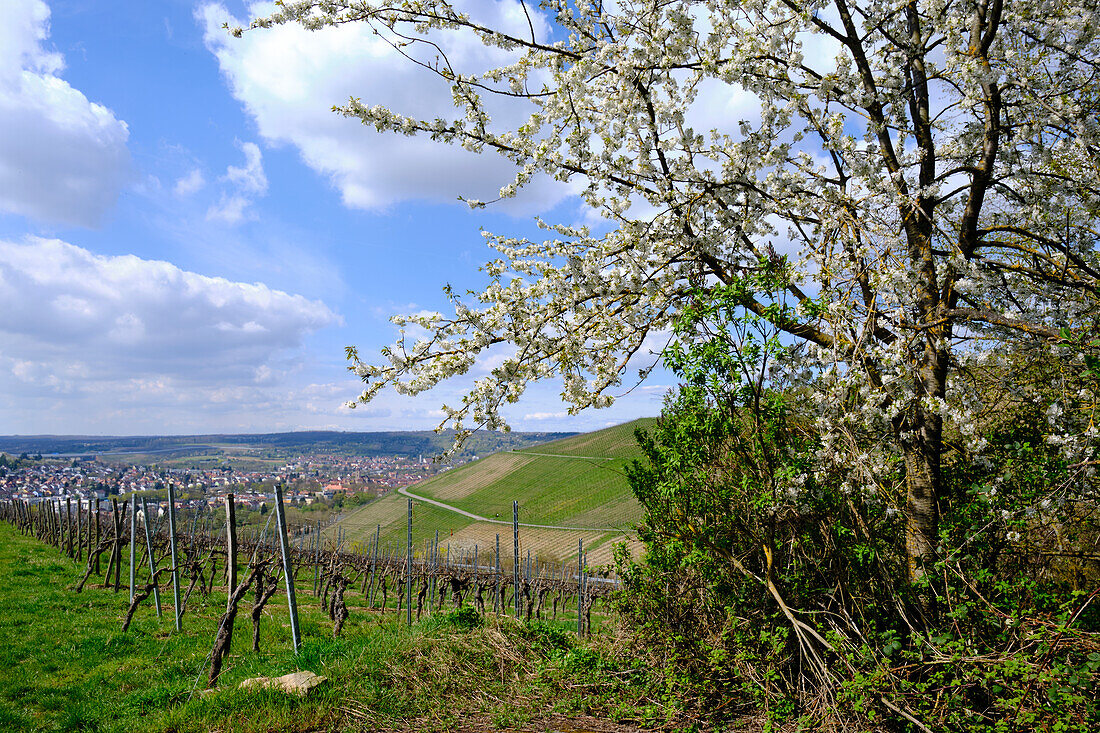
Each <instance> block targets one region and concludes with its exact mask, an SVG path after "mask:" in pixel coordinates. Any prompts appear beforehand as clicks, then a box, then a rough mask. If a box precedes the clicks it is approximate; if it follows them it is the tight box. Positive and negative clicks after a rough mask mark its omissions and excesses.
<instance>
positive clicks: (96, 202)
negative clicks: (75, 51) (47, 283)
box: [0, 0, 130, 226]
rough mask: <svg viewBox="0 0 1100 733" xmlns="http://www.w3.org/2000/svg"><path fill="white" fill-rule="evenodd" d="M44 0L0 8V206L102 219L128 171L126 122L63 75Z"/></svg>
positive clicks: (83, 220)
mask: <svg viewBox="0 0 1100 733" xmlns="http://www.w3.org/2000/svg"><path fill="white" fill-rule="evenodd" d="M49 17H50V10H49V8H48V7H47V6H46V4H45V3H44V2H42V0H7V2H5V3H4V4H3V10H0V211H7V212H10V213H14V214H20V215H23V216H29V217H33V218H35V219H39V220H41V221H46V222H51V223H53V222H58V223H65V224H79V225H84V226H92V225H95V224H97V223H98V222H99V221H100V219H101V218H102V217H103V215H104V213H106V212H107V211H108V210H109V209H110V208H111V207H112V206H114V203H115V201H116V199H117V198H118V194H119V191H120V189H121V188H122V186H123V185H124V184H125V183H126V181H127V179H128V177H129V175H130V156H129V152H128V151H127V149H126V141H127V138H128V137H129V130H128V129H127V127H126V123H125V122H123V121H122V120H119V119H118V118H116V117H115V115H114V113H113V112H112V111H111V110H109V109H107V108H106V107H104V106H103V105H101V104H97V103H94V102H91V101H89V100H88V98H87V97H85V96H84V94H82V93H81V92H80V91H79V90H77V89H74V88H73V87H72V86H70V85H69V83H68V82H66V81H65V80H63V79H61V78H60V76H59V74H60V73H61V71H62V70H63V68H64V59H63V58H62V56H61V54H59V53H56V52H51V51H49V50H47V48H46V42H47V39H48V37H49Z"/></svg>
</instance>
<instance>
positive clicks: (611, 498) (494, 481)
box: [329, 419, 652, 564]
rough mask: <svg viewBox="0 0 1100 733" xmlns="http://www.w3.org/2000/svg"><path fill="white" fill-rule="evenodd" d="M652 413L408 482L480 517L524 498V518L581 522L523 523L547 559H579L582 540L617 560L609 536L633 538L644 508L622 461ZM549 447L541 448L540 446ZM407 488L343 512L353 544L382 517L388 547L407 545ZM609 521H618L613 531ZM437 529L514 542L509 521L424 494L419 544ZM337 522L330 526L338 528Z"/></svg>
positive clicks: (457, 541) (454, 535)
mask: <svg viewBox="0 0 1100 733" xmlns="http://www.w3.org/2000/svg"><path fill="white" fill-rule="evenodd" d="M650 424H652V419H642V420H635V421H633V422H629V423H624V424H622V425H616V426H614V427H610V428H606V429H604V430H598V431H595V432H593V433H585V434H584V435H578V436H574V437H571V438H564V439H562V440H556V441H553V442H550V443H544V444H542V445H538V446H534V447H531V448H524V449H520V450H516V451H509V452H503V453H496V454H493V455H490V456H487V457H485V458H482V459H481V460H478V461H475V462H473V463H467V464H465V465H463V466H460V467H458V468H456V469H453V470H451V471H446V472H444V473H441V474H438V475H436V476H433V477H432V478H430V479H428V480H427V481H424V482H422V483H419V484H417V485H415V486H413V487H410V491H412V492H413V493H414V494H417V495H419V496H425V497H428V498H431V499H436V500H437V501H441V502H444V503H447V504H450V505H453V506H456V507H459V508H460V509H464V510H466V511H468V512H471V513H473V514H477V515H480V516H483V517H490V518H493V517H496V518H499V519H505V520H510V519H511V517H512V501H518V502H519V505H520V521H521V522H528V523H531V524H549V525H558V526H567V527H589V528H591V529H588V530H584V531H556V530H536V529H527V528H524V529H521V531H520V539H521V542H522V543H523V544H524V545H525V547H526V548H527V549H531V550H532V551H534V552H536V553H538V554H540V555H542V556H544V557H546V558H548V559H550V558H552V559H560V560H567V559H569V558H575V556H576V553H577V539H578V538H579V539H581V540H583V541H584V544H585V547H586V548H587V549H588V550H589V551H590V556H589V558H590V560H589V561H590V562H591V563H592V564H604V563H607V562H608V561H609V560H610V553H611V546H612V544H613V542H612V540H618V539H625V538H628V537H629V535H630V534H631V533H630V528H631V526H632V525H633V524H634V523H635V522H637V521H638V520H639V519H641V507H640V506H639V505H638V502H637V501H636V500H635V499H634V497H633V496H632V495H631V493H630V489H629V487H628V486H627V483H626V478H625V476H624V474H623V469H624V466H625V465H626V464H627V463H628V462H629V461H630V460H633V459H634V458H638V457H640V455H641V454H640V451H639V450H638V446H637V443H636V441H635V439H634V429H635V428H637V427H642V428H644V427H647V426H648V425H650ZM539 454H543V455H539ZM406 504H407V500H406V498H405V497H404V496H401V495H398V494H397V493H391V494H389V495H387V496H385V497H383V498H381V499H379V500H378V501H376V502H374V503H372V504H370V505H368V506H365V507H362V508H360V509H358V510H357V511H355V512H352V513H350V514H349V515H348V516H347V517H345V518H344V519H343V520H341V523H342V525H343V527H344V531H345V533H346V534H347V537H348V538H349V541H350V542H352V543H356V542H358V543H359V544H360V545H361V546H363V547H368V546H369V545H370V544H371V542H373V538H374V533H375V530H376V528H377V527H378V526H379V525H381V535H382V547H383V548H386V547H389V548H391V550H393V549H397V548H403V547H404V542H405V532H406V518H405V512H406ZM609 528H614V529H613V530H611V531H609ZM436 530H439V532H440V537H441V543H442V542H450V543H453V546H455V547H462V548H467V547H469V546H472V545H473V544H478V545H480V546H481V547H482V548H485V547H489V546H491V545H492V544H494V542H495V535H496V534H498V533H499V534H501V535H502V541H503V542H504V543H505V544H509V543H510V539H511V538H510V537H509V535H510V533H511V528H510V527H508V526H506V525H498V524H492V523H485V522H476V521H474V520H471V519H469V518H467V517H463V516H462V515H459V514H455V513H452V512H448V511H446V510H444V509H440V508H437V507H433V506H431V505H429V504H423V503H419V502H417V503H416V504H415V508H414V511H413V541H414V543H415V545H416V546H417V547H422V546H423V545H424V543H425V541H426V540H427V539H428V538H429V537H432V536H434V533H435V531H436ZM334 531H335V527H333V528H330V530H329V532H334Z"/></svg>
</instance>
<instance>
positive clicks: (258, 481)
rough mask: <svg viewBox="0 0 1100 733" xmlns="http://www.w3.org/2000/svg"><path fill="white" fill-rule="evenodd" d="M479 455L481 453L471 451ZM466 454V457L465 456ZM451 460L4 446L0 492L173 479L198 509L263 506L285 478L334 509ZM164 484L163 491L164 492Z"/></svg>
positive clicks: (117, 491) (77, 492)
mask: <svg viewBox="0 0 1100 733" xmlns="http://www.w3.org/2000/svg"><path fill="white" fill-rule="evenodd" d="M470 458H471V459H473V460H476V456H472V457H470ZM467 460H469V459H467ZM451 467H452V466H440V465H438V464H433V463H432V461H431V460H430V457H423V456H418V457H416V458H409V457H406V456H388V457H369V458H368V457H348V456H336V455H326V454H309V455H303V456H301V457H300V458H298V459H297V460H294V461H290V462H288V463H286V464H285V465H283V466H280V467H278V468H276V469H273V470H268V471H240V470H236V469H234V468H233V467H232V466H224V467H219V468H203V469H194V468H174V467H173V468H165V467H158V466H145V465H133V464H130V465H126V464H118V463H113V462H112V463H107V462H103V461H100V460H96V459H58V458H48V457H46V458H44V457H42V456H41V455H40V454H37V455H27V454H22V455H21V456H19V457H12V456H8V455H5V454H0V499H12V498H17V499H22V500H23V501H26V502H29V503H32V504H34V503H38V502H41V501H45V500H49V499H55V500H56V499H61V500H62V501H65V500H69V501H71V502H72V504H73V506H74V507H75V506H76V502H81V504H82V505H83V506H85V507H88V506H92V505H93V504H94V503H95V500H96V499H100V500H106V499H109V498H111V497H119V498H125V499H127V500H128V499H129V496H130V495H131V494H137V495H140V496H153V497H157V498H167V490H168V488H169V487H172V488H173V489H174V490H175V491H174V493H175V495H176V501H177V503H178V504H179V506H180V508H189V509H192V510H198V511H201V510H202V509H203V508H204V507H206V508H211V509H214V508H220V507H222V506H224V497H225V495H226V494H234V497H235V500H236V502H237V503H238V506H241V508H242V509H243V508H245V507H248V508H251V509H254V510H260V509H261V507H262V505H264V504H270V503H271V501H272V500H273V499H274V496H275V485H276V484H282V485H283V487H284V496H285V499H286V501H287V502H288V503H289V504H291V505H296V506H309V505H312V504H314V503H317V502H322V503H324V504H325V505H327V506H329V507H332V508H334V509H339V508H341V507H342V506H344V505H345V504H346V503H347V501H348V499H350V498H351V497H355V500H354V503H356V504H359V503H364V502H365V501H369V500H370V499H373V498H375V497H377V496H379V495H381V494H384V493H386V492H387V491H389V490H391V489H394V488H397V487H400V486H408V485H410V484H414V483H416V482H418V481H422V480H423V479H425V478H427V477H428V476H431V475H433V474H435V473H437V472H439V471H440V470H447V469H448V468H451ZM161 492H163V493H161Z"/></svg>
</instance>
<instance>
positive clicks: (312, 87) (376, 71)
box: [197, 0, 569, 212]
mask: <svg viewBox="0 0 1100 733" xmlns="http://www.w3.org/2000/svg"><path fill="white" fill-rule="evenodd" d="M457 5H458V7H459V8H460V9H463V10H472V11H473V12H476V13H481V14H486V15H490V14H491V15H492V16H493V18H492V22H493V23H496V24H498V25H499V24H501V23H504V24H512V25H514V26H515V27H516V28H517V29H520V30H521V32H523V33H526V32H528V31H527V20H526V15H525V14H524V11H523V8H522V6H521V5H520V4H519V3H517V2H515V1H514V0H505V1H503V2H496V1H493V2H484V0H468V1H466V2H459V3H457ZM270 11H271V5H270V4H253V5H251V6H249V8H248V12H249V13H250V14H251V15H263V14H265V13H268V12H270ZM197 16H198V19H199V22H200V23H201V24H202V25H203V27H204V30H205V39H206V45H207V47H208V48H209V49H210V51H211V52H212V53H213V54H214V55H215V56H216V57H217V59H218V63H219V64H220V66H221V70H222V74H223V75H224V76H225V78H226V81H227V83H228V85H229V87H230V89H231V91H232V93H233V95H234V96H235V97H236V98H237V99H238V100H239V101H240V102H241V103H242V104H243V105H244V107H245V109H246V110H247V111H248V113H249V114H250V115H251V116H252V117H253V119H254V120H255V122H256V125H257V127H258V129H259V131H260V134H261V135H262V136H263V138H264V139H265V140H267V141H269V142H270V143H272V144H283V143H289V144H291V145H293V146H295V147H296V148H297V149H298V151H299V153H300V154H301V157H302V160H303V161H304V162H305V163H306V164H307V165H308V166H309V167H310V168H312V169H313V170H315V171H317V172H318V173H320V174H322V175H324V176H326V177H327V178H328V179H329V180H330V181H331V182H332V184H333V185H334V186H335V187H336V188H337V189H338V190H339V191H340V194H341V196H342V198H343V201H344V203H345V204H346V205H347V206H350V207H355V208H363V209H380V208H385V207H387V206H389V205H391V204H394V203H398V202H401V201H407V200H428V201H442V202H453V201H455V200H456V198H457V197H458V196H459V195H462V196H466V197H469V198H477V199H483V200H492V199H495V198H496V197H497V192H498V190H499V188H500V187H501V186H503V185H506V184H509V183H510V182H511V180H512V177H513V175H514V173H515V168H514V166H513V165H512V164H511V163H510V162H508V161H506V160H504V159H502V158H500V157H499V156H496V155H493V154H484V155H475V154H473V153H470V152H467V151H465V150H462V149H461V148H457V147H453V146H446V145H441V144H439V143H434V142H432V141H431V140H429V139H427V138H422V137H401V136H397V135H391V134H382V133H378V132H376V131H375V130H373V128H367V127H366V126H364V125H362V124H361V123H360V122H358V121H357V120H349V119H345V118H343V117H341V116H340V115H338V114H335V113H333V112H332V106H333V105H337V104H343V103H345V102H347V100H348V98H349V97H351V96H355V97H358V98H362V99H363V101H364V102H366V103H370V104H382V105H386V106H388V107H390V108H391V109H393V110H395V111H397V112H401V113H404V114H410V115H415V116H419V117H423V118H428V119H431V118H434V117H436V116H448V115H451V114H453V113H454V110H453V107H452V105H451V93H450V89H449V87H448V86H447V85H446V84H445V83H443V82H442V81H441V80H439V79H438V78H436V77H435V76H434V75H432V74H430V73H428V72H426V71H425V70H424V69H421V68H418V67H416V66H415V65H414V64H412V63H410V62H409V61H408V60H407V59H405V58H403V57H401V56H400V55H399V54H398V53H397V52H396V51H394V50H393V49H392V48H391V47H390V46H389V45H388V44H387V43H386V42H385V41H384V40H382V39H381V38H379V37H377V36H375V35H373V34H372V33H371V31H370V29H369V28H368V27H367V26H366V25H364V24H351V25H344V26H341V27H338V28H327V29H324V30H322V31H317V32H309V31H306V30H304V29H302V28H300V27H298V26H279V27H275V28H269V29H264V30H260V31H251V32H248V33H245V34H244V36H243V37H242V38H240V39H235V38H232V37H230V36H229V35H228V34H227V33H226V32H225V30H223V28H222V25H223V24H224V23H228V24H229V25H230V26H235V25H240V24H242V23H243V24H244V25H247V22H246V20H242V19H240V18H234V17H233V16H232V15H231V14H230V13H229V11H228V10H226V9H225V7H224V6H222V5H221V4H207V5H204V6H202V7H201V8H200V9H199V10H198V12H197ZM534 17H535V22H536V27H537V28H540V29H541V28H542V27H543V21H542V19H541V17H539V16H538V15H537V14H536V15H535V16H534ZM445 47H446V50H447V53H448V58H450V59H451V60H452V61H454V62H455V63H456V64H458V65H460V66H462V67H464V68H471V67H472V68H478V69H483V68H486V67H489V66H494V65H497V64H500V63H502V62H503V61H504V60H505V58H506V56H505V52H504V51H502V50H500V49H486V48H485V47H483V46H482V45H481V43H480V42H479V41H477V39H475V38H473V37H472V36H461V37H452V38H449V39H448V40H447V41H446V42H445ZM509 110H510V111H508V112H505V111H504V109H501V110H500V111H499V113H498V114H496V115H495V118H496V119H500V118H501V117H502V115H503V116H504V118H505V122H506V124H518V123H519V121H520V117H518V116H517V115H516V111H515V110H516V107H515V106H514V105H509ZM494 112H497V111H496V110H494ZM509 114H510V115H511V117H510V118H509V117H507V115H509ZM568 194H569V189H568V187H567V186H566V185H565V184H560V183H557V182H554V181H551V180H550V179H546V178H539V179H537V180H536V181H534V182H533V183H532V184H531V185H530V186H528V188H527V189H526V190H525V191H523V192H521V193H520V195H519V197H517V198H516V199H515V200H512V201H509V202H507V208H508V210H509V211H513V212H519V211H526V212H531V211H542V210H547V209H549V208H552V207H553V206H554V205H555V204H556V203H557V202H559V201H561V200H562V199H563V198H564V197H565V196H567V195H568Z"/></svg>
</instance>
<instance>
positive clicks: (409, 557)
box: [405, 499, 413, 626]
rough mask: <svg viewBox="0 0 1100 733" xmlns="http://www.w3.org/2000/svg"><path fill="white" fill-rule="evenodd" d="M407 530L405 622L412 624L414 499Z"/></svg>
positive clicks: (409, 512)
mask: <svg viewBox="0 0 1100 733" xmlns="http://www.w3.org/2000/svg"><path fill="white" fill-rule="evenodd" d="M407 519H408V521H407V530H406V538H405V539H406V541H405V547H406V548H408V552H407V553H406V555H405V606H406V608H405V624H406V625H407V626H412V622H413V611H412V601H413V500H412V499H409V510H408V517H407Z"/></svg>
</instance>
